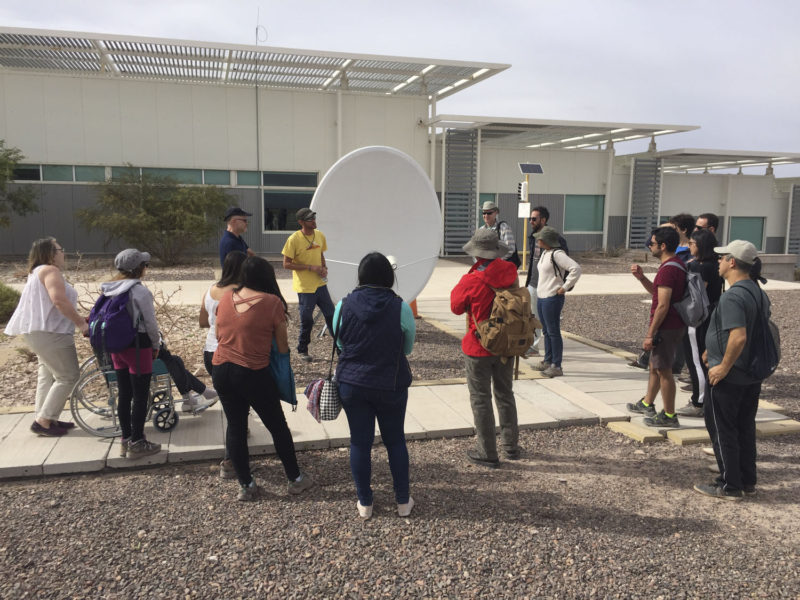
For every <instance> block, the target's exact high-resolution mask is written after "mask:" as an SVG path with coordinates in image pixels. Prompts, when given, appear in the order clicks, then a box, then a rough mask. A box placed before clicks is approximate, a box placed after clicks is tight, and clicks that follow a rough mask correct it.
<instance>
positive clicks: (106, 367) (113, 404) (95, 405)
mask: <svg viewBox="0 0 800 600" xmlns="http://www.w3.org/2000/svg"><path fill="white" fill-rule="evenodd" d="M103 362H106V361H100V360H98V358H97V356H92V357H90V358H88V359H87V360H86V361H84V363H83V364H82V365H81V367H80V377H79V378H78V382H77V383H76V384H75V387H73V388H72V394H71V396H70V411H71V412H72V418H73V419H74V420H75V422H76V423H77V424H78V426H79V427H80V428H81V429H83V430H84V431H85V432H86V433H89V434H91V435H96V436H99V437H117V436H120V435H122V430H121V428H120V425H119V419H118V418H117V396H118V393H119V392H118V388H117V374H116V372H115V371H114V368H113V367H112V366H111V365H110V364H103ZM109 362H110V361H109ZM147 418H148V419H152V420H153V425H154V426H155V428H156V429H158V430H160V431H170V430H171V429H172V428H173V427H175V426H176V425H177V424H178V413H177V412H176V411H175V402H174V400H173V397H172V379H171V378H170V376H169V373H168V372H167V366H166V365H165V364H164V362H163V361H161V360H159V359H155V360H154V361H153V374H152V377H151V379H150V396H149V397H148V399H147Z"/></svg>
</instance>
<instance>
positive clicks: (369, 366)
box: [333, 252, 416, 519]
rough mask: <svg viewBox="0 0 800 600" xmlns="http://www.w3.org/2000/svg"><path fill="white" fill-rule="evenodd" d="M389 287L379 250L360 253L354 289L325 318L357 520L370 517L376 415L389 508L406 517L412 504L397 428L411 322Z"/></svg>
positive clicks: (388, 269) (390, 274)
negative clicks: (332, 336)
mask: <svg viewBox="0 0 800 600" xmlns="http://www.w3.org/2000/svg"><path fill="white" fill-rule="evenodd" d="M393 285H394V269H393V268H392V265H391V264H390V263H389V260H388V259H387V258H386V257H385V256H384V255H383V254H381V253H380V252H371V253H370V254H367V255H366V256H365V257H364V258H362V259H361V263H360V264H359V265H358V287H357V288H356V289H354V290H353V291H352V292H351V293H350V294H348V296H347V297H346V298H345V299H344V300H342V301H340V302H339V304H338V305H337V306H336V311H335V312H334V316H333V323H334V331H335V332H336V336H337V344H338V346H339V347H340V348H341V354H340V356H339V363H338V365H337V368H336V380H337V381H338V382H339V395H340V397H341V400H342V408H344V412H345V414H346V415H347V422H348V424H349V425H350V470H351V471H352V474H353V480H354V481H355V484H356V495H357V496H358V502H357V503H356V507H357V509H358V514H359V516H360V517H361V518H362V519H369V518H370V517H371V516H372V502H373V497H372V487H371V485H370V480H371V475H372V442H373V440H374V439H375V419H376V418H377V420H378V427H380V431H381V439H382V440H383V445H384V446H385V447H386V453H387V454H388V456H389V468H390V470H391V472H392V480H393V482H394V495H395V500H396V501H397V514H398V515H400V516H401V517H407V516H408V515H410V514H411V510H412V509H413V508H414V499H413V498H412V497H411V496H410V495H409V477H408V449H407V447H406V437H405V431H404V429H403V426H404V423H405V415H406V403H407V401H408V386H409V385H410V384H411V369H410V367H409V365H408V360H406V355H407V354H410V353H411V350H412V349H413V347H414V336H415V335H416V325H415V323H414V315H413V313H412V311H411V307H410V306H409V305H408V304H406V303H405V302H403V299H402V298H400V297H399V296H398V295H397V294H395V293H394V291H393V290H392V286H393Z"/></svg>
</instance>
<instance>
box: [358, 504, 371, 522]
mask: <svg viewBox="0 0 800 600" xmlns="http://www.w3.org/2000/svg"><path fill="white" fill-rule="evenodd" d="M356 508H357V509H358V516H359V517H361V518H362V519H364V520H365V521H366V520H367V519H369V518H370V517H372V504H370V505H369V506H363V505H362V504H361V502H360V501H358V500H356Z"/></svg>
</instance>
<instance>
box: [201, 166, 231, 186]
mask: <svg viewBox="0 0 800 600" xmlns="http://www.w3.org/2000/svg"><path fill="white" fill-rule="evenodd" d="M203 178H204V180H203V183H205V184H206V185H230V184H231V172H230V171H217V170H212V169H206V170H205V171H203Z"/></svg>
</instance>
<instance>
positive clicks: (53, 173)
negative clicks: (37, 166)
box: [42, 165, 72, 181]
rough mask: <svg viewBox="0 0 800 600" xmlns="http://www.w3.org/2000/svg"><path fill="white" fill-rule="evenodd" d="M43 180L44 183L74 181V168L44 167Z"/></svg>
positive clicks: (68, 166)
mask: <svg viewBox="0 0 800 600" xmlns="http://www.w3.org/2000/svg"><path fill="white" fill-rule="evenodd" d="M42 179H43V180H44V181H72V166H70V165H42Z"/></svg>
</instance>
